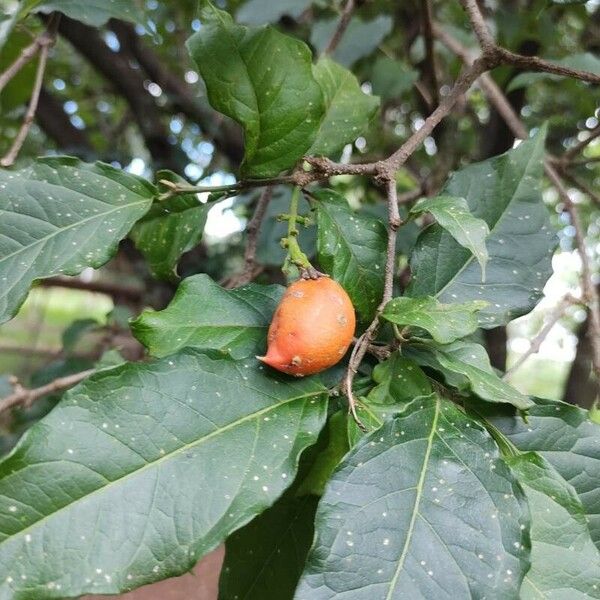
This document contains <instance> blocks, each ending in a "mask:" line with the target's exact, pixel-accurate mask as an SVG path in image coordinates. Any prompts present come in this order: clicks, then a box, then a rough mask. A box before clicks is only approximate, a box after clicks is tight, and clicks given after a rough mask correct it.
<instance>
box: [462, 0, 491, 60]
mask: <svg viewBox="0 0 600 600" xmlns="http://www.w3.org/2000/svg"><path fill="white" fill-rule="evenodd" d="M460 3H461V4H462V6H463V8H464V9H465V12H466V13H467V15H468V16H469V20H470V21H471V27H472V28H473V31H474V33H475V35H476V36H477V40H478V41H479V45H480V46H481V49H482V50H483V51H484V53H486V52H488V51H490V50H493V49H494V48H495V47H496V42H495V41H494V38H493V37H492V34H491V33H490V30H489V29H488V26H487V24H486V22H485V19H484V18H483V15H482V14H481V11H480V10H479V5H478V4H477V0H460Z"/></svg>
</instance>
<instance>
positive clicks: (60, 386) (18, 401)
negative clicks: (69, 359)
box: [0, 369, 94, 414]
mask: <svg viewBox="0 0 600 600" xmlns="http://www.w3.org/2000/svg"><path fill="white" fill-rule="evenodd" d="M92 373H94V369H88V370H87V371H81V372H80V373H74V374H73V375H67V376H66V377H59V378H58V379H55V380H54V381H51V382H50V383H47V384H46V385H42V386H41V387H38V388H34V389H27V388H24V387H22V386H21V385H20V384H19V383H18V382H15V383H14V387H15V391H14V393H12V394H11V395H10V396H7V397H6V398H4V399H3V400H0V414H2V413H3V412H5V411H7V410H9V409H11V408H14V407H16V406H22V407H23V408H29V407H30V406H31V405H32V404H33V403H34V402H35V401H36V400H39V399H40V398H43V397H44V396H48V395H49V394H52V393H54V392H60V391H62V390H66V389H68V388H70V387H73V386H74V385H76V384H78V383H79V382H80V381H82V380H84V379H85V378H86V377H89V376H90V375H91V374H92Z"/></svg>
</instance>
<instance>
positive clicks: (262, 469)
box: [0, 349, 327, 600]
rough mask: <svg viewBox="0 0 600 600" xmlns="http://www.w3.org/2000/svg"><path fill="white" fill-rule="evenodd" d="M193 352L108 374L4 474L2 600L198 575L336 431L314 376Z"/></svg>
mask: <svg viewBox="0 0 600 600" xmlns="http://www.w3.org/2000/svg"><path fill="white" fill-rule="evenodd" d="M257 365H258V363H257V361H256V360H254V359H252V360H248V361H247V362H245V361H234V360H232V359H230V358H227V357H225V356H223V355H222V354H219V353H216V352H214V351H212V352H206V353H203V352H200V351H197V350H193V349H187V350H184V351H182V352H180V353H178V354H176V355H173V356H171V357H168V358H165V359H162V360H160V361H156V362H153V363H147V364H144V363H136V364H133V363H129V364H125V365H123V366H119V367H116V368H113V369H108V370H104V371H100V372H98V373H96V374H95V375H92V376H91V377H90V378H89V379H88V380H87V381H85V382H84V383H82V384H80V385H79V386H77V387H76V388H74V389H73V390H71V391H69V392H68V393H67V394H66V395H65V397H64V398H63V400H62V401H61V402H60V403H59V404H58V406H57V407H56V408H55V409H54V410H53V411H52V412H51V413H50V414H49V415H48V416H47V417H45V418H44V419H42V420H41V421H40V422H39V423H37V424H36V425H34V426H33V427H32V428H31V429H30V430H29V431H28V432H27V434H25V436H24V437H23V438H22V440H21V442H20V443H19V445H18V446H17V447H16V448H15V449H14V450H13V452H12V453H11V454H10V455H9V456H8V457H7V458H6V459H5V460H4V461H2V462H1V463H0V598H2V599H3V600H4V599H6V600H8V599H11V600H12V599H25V598H27V600H36V599H38V598H39V599H41V598H44V599H45V598H65V597H78V596H80V595H82V594H84V593H93V594H117V593H120V592H123V591H127V590H130V589H133V588H137V587H139V586H141V585H144V584H147V583H151V582H154V581H158V580H162V579H165V578H167V577H173V576H176V575H181V574H182V573H185V572H186V571H188V570H189V569H191V568H192V566H193V565H194V564H195V563H196V562H197V561H198V559H199V558H200V557H201V556H203V555H205V554H206V553H208V552H210V551H211V550H213V549H214V548H216V547H217V546H218V545H219V544H220V543H222V542H223V541H224V539H225V538H226V537H227V536H229V535H230V534H231V533H232V532H234V531H235V530H237V529H239V528H240V527H242V526H243V525H245V524H246V523H247V522H248V521H250V520H251V519H252V518H253V517H254V516H256V515H257V514H259V513H261V512H262V511H264V510H265V509H266V508H268V507H269V506H270V505H272V504H273V502H275V500H276V499H277V498H279V496H280V495H281V494H282V492H283V491H284V490H285V489H286V488H287V487H288V486H289V485H290V483H291V482H292V481H293V480H294V477H295V473H296V470H297V466H298V460H299V456H300V454H301V453H302V451H303V450H304V449H305V448H306V447H307V446H310V445H312V444H313V443H314V442H315V441H316V439H317V436H318V435H319V431H320V429H321V428H322V427H323V425H324V423H325V418H326V415H327V390H326V388H324V387H323V386H322V385H321V384H319V383H318V382H317V381H316V380H315V379H313V378H306V379H299V380H298V379H293V378H290V377H286V376H283V375H281V376H279V375H277V374H269V376H266V375H265V372H264V371H263V370H262V369H260V368H259V367H258V366H257Z"/></svg>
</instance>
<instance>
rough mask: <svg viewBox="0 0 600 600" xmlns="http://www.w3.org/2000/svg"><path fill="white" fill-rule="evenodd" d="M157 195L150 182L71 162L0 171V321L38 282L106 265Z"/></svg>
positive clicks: (53, 160) (64, 160)
mask: <svg viewBox="0 0 600 600" xmlns="http://www.w3.org/2000/svg"><path fill="white" fill-rule="evenodd" d="M155 193H156V190H155V188H154V186H153V185H152V184H151V183H149V182H147V181H145V180H144V179H141V178H139V177H136V176H134V175H130V174H128V173H125V172H124V171H121V170H119V169H115V168H113V167H111V166H109V165H105V164H102V163H95V164H86V163H83V162H80V161H79V160H77V159H75V158H69V157H59V158H44V159H40V160H38V161H36V162H34V163H33V164H32V165H31V166H29V167H27V168H25V169H21V170H19V171H11V170H0V322H3V321H6V320H7V319H9V318H10V317H11V316H13V315H14V313H15V312H16V310H17V309H18V308H19V306H20V305H21V303H22V302H23V300H24V299H25V297H26V295H27V292H28V290H29V286H30V285H31V284H32V283H33V281H35V280H36V279H40V278H44V277H50V276H52V275H58V274H64V275H76V274H78V273H80V272H81V271H82V270H83V269H85V268H86V267H99V266H100V265H102V264H104V263H105V262H106V261H107V260H108V259H109V258H110V257H111V256H112V255H113V254H114V252H115V250H116V248H117V244H118V242H119V240H121V239H122V238H124V237H125V236H126V235H127V233H128V232H129V230H130V229H131V227H132V226H133V224H134V223H135V222H136V221H137V220H138V219H140V218H141V217H142V216H143V215H144V213H145V212H146V211H147V210H148V209H149V208H150V205H151V203H152V198H153V196H154V195H155Z"/></svg>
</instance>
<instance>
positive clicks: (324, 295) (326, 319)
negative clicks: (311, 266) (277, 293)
mask: <svg viewBox="0 0 600 600" xmlns="http://www.w3.org/2000/svg"><path fill="white" fill-rule="evenodd" d="M355 326H356V318H355V316H354V307H353V306H352V302H351V301H350V298H349V297H348V294H347V293H346V292H345V290H344V288H343V287H342V286H341V285H340V284H339V283H336V282H335V281H333V280H332V279H330V278H329V277H319V278H318V279H300V280H299V281H296V282H295V283H293V284H292V285H290V287H289V288H288V289H287V291H286V293H285V295H284V296H283V298H282V299H281V302H280V303H279V306H278V307H277V310H276V311H275V315H274V316H273V321H272V322H271V326H270V327H269V335H268V349H267V354H266V355H265V356H259V357H258V359H259V360H262V361H263V362H264V363H266V364H267V365H269V366H271V367H273V368H274V369H277V370H278V371H283V372H284V373H289V374H290V375H296V376H297V377H302V376H303V375H312V374H313V373H318V372H319V371H323V370H325V369H327V368H329V367H331V366H332V365H335V364H336V363H337V362H338V361H339V360H341V358H342V356H344V354H345V353H346V350H348V346H350V343H351V342H352V336H353V335H354V329H355Z"/></svg>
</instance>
